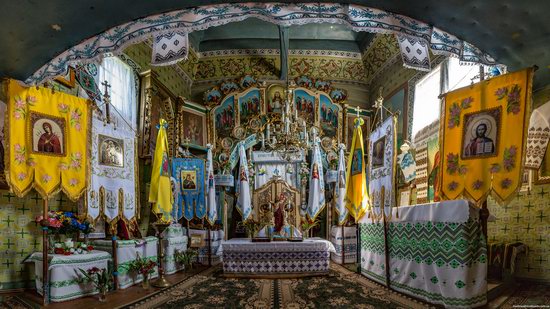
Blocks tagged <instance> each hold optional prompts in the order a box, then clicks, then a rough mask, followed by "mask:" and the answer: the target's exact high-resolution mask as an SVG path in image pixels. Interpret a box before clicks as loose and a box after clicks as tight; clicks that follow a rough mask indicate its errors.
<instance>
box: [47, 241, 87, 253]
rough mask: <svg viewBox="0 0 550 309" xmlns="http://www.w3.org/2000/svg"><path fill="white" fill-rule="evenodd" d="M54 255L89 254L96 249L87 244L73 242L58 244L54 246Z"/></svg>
mask: <svg viewBox="0 0 550 309" xmlns="http://www.w3.org/2000/svg"><path fill="white" fill-rule="evenodd" d="M53 247H54V248H53V253H54V254H63V255H72V254H88V253H90V252H92V251H93V250H94V247H93V246H91V245H88V244H86V243H82V242H78V243H76V245H75V243H74V242H73V241H72V240H66V241H65V242H56V243H54V245H53Z"/></svg>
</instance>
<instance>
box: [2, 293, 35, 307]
mask: <svg viewBox="0 0 550 309" xmlns="http://www.w3.org/2000/svg"><path fill="white" fill-rule="evenodd" d="M0 308H1V309H4V308H9V309H33V308H40V307H37V306H33V305H31V304H29V303H27V302H25V301H23V299H22V296H21V295H3V296H0Z"/></svg>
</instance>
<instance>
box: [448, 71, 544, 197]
mask: <svg viewBox="0 0 550 309" xmlns="http://www.w3.org/2000/svg"><path fill="white" fill-rule="evenodd" d="M532 79H533V70H532V69H531V68H529V69H524V70H522V71H519V72H515V73H510V74H506V75H501V76H497V77H494V78H492V79H490V80H487V81H483V82H481V83H478V84H475V85H472V86H469V87H464V88H461V89H458V90H455V91H453V92H449V93H447V94H446V95H445V97H444V103H443V105H442V108H443V109H442V111H443V112H442V115H443V119H442V120H441V132H442V136H443V138H442V139H441V154H442V161H441V164H442V165H441V169H440V174H441V177H440V179H441V181H442V185H441V190H442V196H443V197H444V198H445V199H449V200H454V199H457V198H460V197H461V196H463V197H465V198H468V199H470V200H472V201H473V202H476V203H478V204H479V203H482V202H483V201H485V199H486V198H487V196H488V195H489V194H491V195H492V196H493V197H494V198H495V199H496V200H497V201H498V202H501V203H502V202H506V201H508V200H510V199H511V198H512V197H513V196H515V194H514V193H515V192H516V191H517V190H518V188H519V187H520V186H521V176H522V173H523V171H522V169H523V168H522V167H523V164H522V159H523V158H524V157H525V155H524V153H525V145H526V132H527V129H526V127H527V120H528V116H529V114H530V106H531V91H532V89H531V88H532Z"/></svg>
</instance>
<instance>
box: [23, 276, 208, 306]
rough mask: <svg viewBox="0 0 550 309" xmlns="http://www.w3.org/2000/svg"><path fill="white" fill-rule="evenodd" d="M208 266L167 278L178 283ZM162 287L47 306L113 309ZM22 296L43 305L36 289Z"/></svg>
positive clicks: (134, 288) (139, 289) (130, 289)
mask: <svg viewBox="0 0 550 309" xmlns="http://www.w3.org/2000/svg"><path fill="white" fill-rule="evenodd" d="M207 268H208V267H204V266H203V267H195V268H194V269H192V270H190V271H185V272H178V273H175V274H173V275H168V276H166V279H167V280H168V281H169V282H170V283H172V284H177V283H179V282H181V281H183V280H185V279H187V278H189V277H191V276H193V275H196V274H197V273H200V272H202V271H204V270H205V269H207ZM155 280H156V279H152V281H151V283H153V282H154V281H155ZM160 290H161V289H160V288H155V287H153V286H152V285H151V287H150V288H149V290H144V289H143V288H142V287H141V284H137V285H134V286H132V287H129V288H127V289H124V290H117V291H111V292H109V293H108V294H107V301H106V302H104V303H102V302H99V301H98V296H97V295H93V296H87V297H82V298H78V299H75V300H70V301H65V302H60V303H50V304H49V305H48V306H47V308H51V309H57V308H63V309H67V308H78V309H92V308H98V309H102V308H105V309H111V308H120V307H123V306H125V305H127V304H130V303H132V302H134V301H137V300H139V299H141V298H144V297H147V296H149V295H151V294H153V293H155V292H157V291H160ZM22 297H23V298H24V299H25V301H27V302H29V303H31V304H32V305H34V306H37V307H39V306H42V296H41V295H40V294H38V293H36V290H29V291H26V292H25V293H24V294H23V295H22Z"/></svg>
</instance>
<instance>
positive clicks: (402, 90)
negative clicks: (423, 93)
mask: <svg viewBox="0 0 550 309" xmlns="http://www.w3.org/2000/svg"><path fill="white" fill-rule="evenodd" d="M407 98H408V87H407V83H405V84H403V85H402V86H400V87H399V88H397V89H396V90H394V91H393V92H392V93H390V94H389V95H388V96H386V98H384V106H385V107H386V108H387V109H388V110H389V111H391V112H392V113H394V114H397V128H396V133H397V148H399V147H401V145H402V144H403V141H404V140H407V139H408V104H407ZM383 114H384V117H383V118H384V119H385V118H387V117H389V116H390V115H389V113H388V112H386V111H384V113H383Z"/></svg>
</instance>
